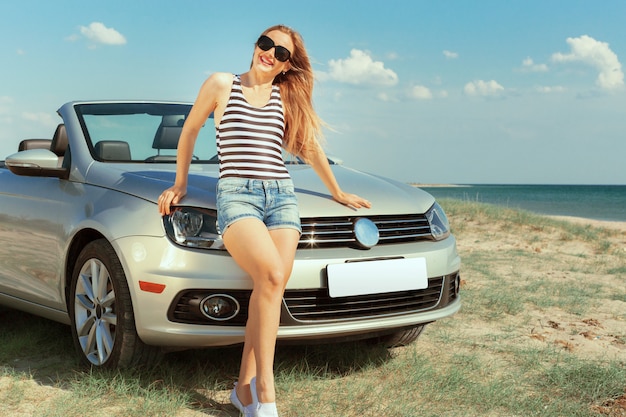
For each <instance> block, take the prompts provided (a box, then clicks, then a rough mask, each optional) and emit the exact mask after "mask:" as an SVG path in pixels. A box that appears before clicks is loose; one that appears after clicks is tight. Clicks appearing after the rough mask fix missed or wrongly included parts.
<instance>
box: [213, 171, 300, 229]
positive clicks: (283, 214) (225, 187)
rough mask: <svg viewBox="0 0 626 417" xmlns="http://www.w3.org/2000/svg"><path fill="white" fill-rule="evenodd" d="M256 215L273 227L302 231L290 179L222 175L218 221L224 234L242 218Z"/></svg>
mask: <svg viewBox="0 0 626 417" xmlns="http://www.w3.org/2000/svg"><path fill="white" fill-rule="evenodd" d="M250 217H252V218H256V219H259V220H261V221H262V222H263V223H265V225H266V226H267V229H268V230H272V229H296V230H297V231H298V232H300V233H302V227H301V226H300V212H299V210H298V200H297V197H296V193H295V190H294V186H293V182H292V180H291V179H284V180H261V179H248V178H230V177H229V178H220V180H219V181H218V183H217V222H218V226H219V228H220V231H221V233H222V234H224V233H225V232H226V229H227V228H228V226H230V225H231V224H233V223H234V222H236V221H237V220H240V219H243V218H250Z"/></svg>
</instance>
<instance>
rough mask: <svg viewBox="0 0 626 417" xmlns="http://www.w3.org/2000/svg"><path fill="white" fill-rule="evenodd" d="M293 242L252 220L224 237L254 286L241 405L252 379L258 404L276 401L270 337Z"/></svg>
mask: <svg viewBox="0 0 626 417" xmlns="http://www.w3.org/2000/svg"><path fill="white" fill-rule="evenodd" d="M299 237H300V235H299V232H298V231H297V230H295V229H276V230H272V231H268V230H267V228H266V227H265V225H264V224H263V222H261V221H259V220H258V219H254V218H246V219H242V220H239V221H237V222H235V223H233V224H232V225H230V226H229V228H228V230H227V231H226V233H225V234H224V237H223V238H224V243H225V245H226V248H227V249H228V252H229V253H230V255H231V256H232V257H233V259H234V260H235V262H237V264H238V265H239V266H240V267H241V268H242V269H243V270H244V271H246V273H248V274H249V275H250V277H252V280H253V282H254V286H253V290H252V294H251V296H250V304H249V307H248V322H247V324H246V336H245V342H244V349H243V354H242V360H241V370H240V374H239V385H238V387H237V388H238V390H237V395H238V396H239V399H240V400H241V401H242V403H243V404H249V403H251V402H252V397H251V394H250V390H249V388H248V386H249V384H250V380H251V379H252V378H253V377H254V376H255V375H256V387H257V394H258V398H259V401H260V402H262V403H271V402H275V401H276V393H275V389H274V351H275V347H276V334H277V332H278V325H279V322H280V308H281V303H282V297H283V292H284V290H285V286H286V285H287V280H288V279H289V275H290V274H291V269H292V266H293V260H294V257H295V251H296V247H297V245H298V240H299Z"/></svg>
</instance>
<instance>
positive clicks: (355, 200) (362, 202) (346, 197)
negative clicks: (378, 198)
mask: <svg viewBox="0 0 626 417" xmlns="http://www.w3.org/2000/svg"><path fill="white" fill-rule="evenodd" d="M333 198H334V199H335V201H337V202H339V203H341V204H344V205H346V206H348V207H350V208H353V209H359V208H370V207H372V204H371V203H370V202H369V201H367V200H366V199H364V198H363V197H359V196H358V195H356V194H350V193H344V192H343V191H339V192H338V193H337V195H334V196H333Z"/></svg>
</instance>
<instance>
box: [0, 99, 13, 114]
mask: <svg viewBox="0 0 626 417" xmlns="http://www.w3.org/2000/svg"><path fill="white" fill-rule="evenodd" d="M12 104H13V98H12V97H9V96H0V114H2V115H4V114H8V113H9V109H10V108H11V105H12Z"/></svg>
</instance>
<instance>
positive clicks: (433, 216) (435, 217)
mask: <svg viewBox="0 0 626 417" xmlns="http://www.w3.org/2000/svg"><path fill="white" fill-rule="evenodd" d="M426 218H427V219H428V224H430V233H431V234H432V235H433V238H434V239H435V240H442V239H445V238H447V237H448V236H450V222H449V221H448V217H447V216H446V213H445V212H444V211H443V209H442V208H441V206H440V205H439V203H435V204H433V206H432V207H431V208H430V209H429V210H428V211H427V212H426Z"/></svg>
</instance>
